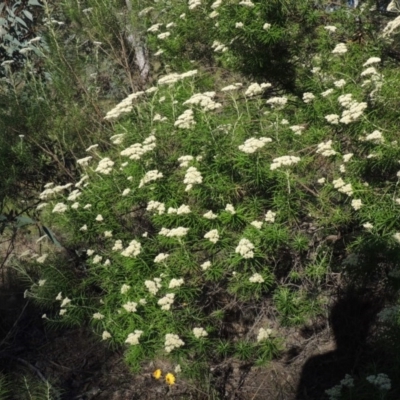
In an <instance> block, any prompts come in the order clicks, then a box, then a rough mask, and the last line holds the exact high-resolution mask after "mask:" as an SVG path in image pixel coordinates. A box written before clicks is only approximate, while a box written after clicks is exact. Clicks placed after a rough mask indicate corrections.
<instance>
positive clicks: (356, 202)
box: [351, 199, 363, 211]
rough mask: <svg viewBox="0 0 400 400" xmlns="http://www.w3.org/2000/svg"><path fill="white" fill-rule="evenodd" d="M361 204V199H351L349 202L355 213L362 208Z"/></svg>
mask: <svg viewBox="0 0 400 400" xmlns="http://www.w3.org/2000/svg"><path fill="white" fill-rule="evenodd" d="M362 205H363V203H362V201H361V199H353V200H352V201H351V206H352V207H353V208H354V209H355V210H356V211H357V210H359V209H360V208H361V207H362Z"/></svg>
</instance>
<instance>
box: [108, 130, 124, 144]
mask: <svg viewBox="0 0 400 400" xmlns="http://www.w3.org/2000/svg"><path fill="white" fill-rule="evenodd" d="M124 136H125V134H124V133H119V134H118V135H114V136H111V137H110V140H111V142H112V143H113V144H121V143H122V142H123V139H124Z"/></svg>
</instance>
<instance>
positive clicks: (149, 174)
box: [139, 169, 163, 188]
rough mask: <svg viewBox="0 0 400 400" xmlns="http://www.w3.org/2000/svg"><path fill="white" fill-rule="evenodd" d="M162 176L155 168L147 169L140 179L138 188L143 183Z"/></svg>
mask: <svg viewBox="0 0 400 400" xmlns="http://www.w3.org/2000/svg"><path fill="white" fill-rule="evenodd" d="M162 177H163V174H162V172H158V170H157V169H154V170H151V171H148V172H146V174H145V175H144V177H143V178H142V179H141V180H140V182H139V188H141V187H142V186H143V185H145V184H146V183H148V182H151V181H156V180H157V179H160V178H162Z"/></svg>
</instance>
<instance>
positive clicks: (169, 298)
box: [157, 293, 175, 311]
mask: <svg viewBox="0 0 400 400" xmlns="http://www.w3.org/2000/svg"><path fill="white" fill-rule="evenodd" d="M174 299H175V293H167V294H166V295H165V296H164V297H162V298H161V299H160V300H158V301H157V304H158V305H159V306H161V310H164V311H168V310H170V309H171V305H172V304H174Z"/></svg>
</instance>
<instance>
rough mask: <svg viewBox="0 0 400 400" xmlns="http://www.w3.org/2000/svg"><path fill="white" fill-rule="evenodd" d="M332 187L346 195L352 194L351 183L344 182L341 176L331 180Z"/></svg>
mask: <svg viewBox="0 0 400 400" xmlns="http://www.w3.org/2000/svg"><path fill="white" fill-rule="evenodd" d="M332 183H333V187H334V188H335V189H337V190H338V191H339V192H341V193H344V194H347V195H348V196H352V195H353V188H352V186H351V183H347V184H346V183H345V182H344V181H343V179H342V178H339V179H335V180H334V181H332Z"/></svg>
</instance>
